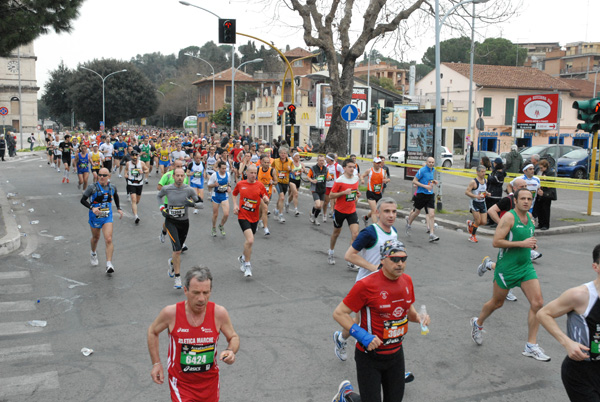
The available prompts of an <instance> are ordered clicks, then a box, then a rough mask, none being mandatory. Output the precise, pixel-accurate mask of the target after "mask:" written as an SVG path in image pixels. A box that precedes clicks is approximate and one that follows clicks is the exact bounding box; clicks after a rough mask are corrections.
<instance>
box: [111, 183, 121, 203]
mask: <svg viewBox="0 0 600 402" xmlns="http://www.w3.org/2000/svg"><path fill="white" fill-rule="evenodd" d="M112 188H113V189H114V190H115V193H114V194H113V198H114V200H115V205H116V206H117V209H121V203H120V202H119V193H117V187H115V186H114V185H113V186H112Z"/></svg>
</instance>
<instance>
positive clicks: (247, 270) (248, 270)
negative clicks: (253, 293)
mask: <svg viewBox="0 0 600 402" xmlns="http://www.w3.org/2000/svg"><path fill="white" fill-rule="evenodd" d="M244 276H245V277H246V278H248V277H250V276H252V265H250V263H249V262H246V263H244Z"/></svg>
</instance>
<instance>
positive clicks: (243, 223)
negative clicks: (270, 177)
mask: <svg viewBox="0 0 600 402" xmlns="http://www.w3.org/2000/svg"><path fill="white" fill-rule="evenodd" d="M247 175H248V179H247V180H242V181H240V182H238V183H237V184H236V186H235V188H234V189H233V193H232V195H233V213H234V214H236V215H237V216H238V223H239V225H240V228H242V232H243V233H244V237H245V241H244V253H243V254H242V255H240V256H239V257H238V261H239V262H240V270H241V271H242V272H243V273H244V276H245V277H250V276H252V265H251V264H250V258H251V257H252V245H253V244H254V234H255V233H256V228H257V226H258V218H259V213H260V211H259V207H260V200H261V199H262V200H263V201H264V203H265V204H267V203H268V202H269V196H268V194H267V190H266V189H265V186H264V185H263V184H262V183H260V182H258V181H256V176H257V169H256V166H249V167H248V169H247ZM238 196H239V197H240V201H239V204H238V201H237V198H238Z"/></svg>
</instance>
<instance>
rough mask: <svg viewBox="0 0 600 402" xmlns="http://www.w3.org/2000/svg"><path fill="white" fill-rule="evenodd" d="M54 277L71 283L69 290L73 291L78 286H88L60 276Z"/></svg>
mask: <svg viewBox="0 0 600 402" xmlns="http://www.w3.org/2000/svg"><path fill="white" fill-rule="evenodd" d="M54 276H56V277H57V278H60V279H64V280H65V281H67V282H71V283H72V285H69V289H73V288H75V287H77V286H87V283H83V282H77V281H76V280H73V279H69V278H65V277H64V276H60V275H54Z"/></svg>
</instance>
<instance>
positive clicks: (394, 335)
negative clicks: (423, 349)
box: [383, 317, 408, 345]
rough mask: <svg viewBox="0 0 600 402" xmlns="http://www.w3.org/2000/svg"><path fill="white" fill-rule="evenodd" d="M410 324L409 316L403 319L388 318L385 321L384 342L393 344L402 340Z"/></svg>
mask: <svg viewBox="0 0 600 402" xmlns="http://www.w3.org/2000/svg"><path fill="white" fill-rule="evenodd" d="M407 326H408V317H404V318H403V319H401V320H386V321H384V322H383V344H384V345H393V344H394V343H400V342H402V338H403V337H404V334H406V328H407Z"/></svg>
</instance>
